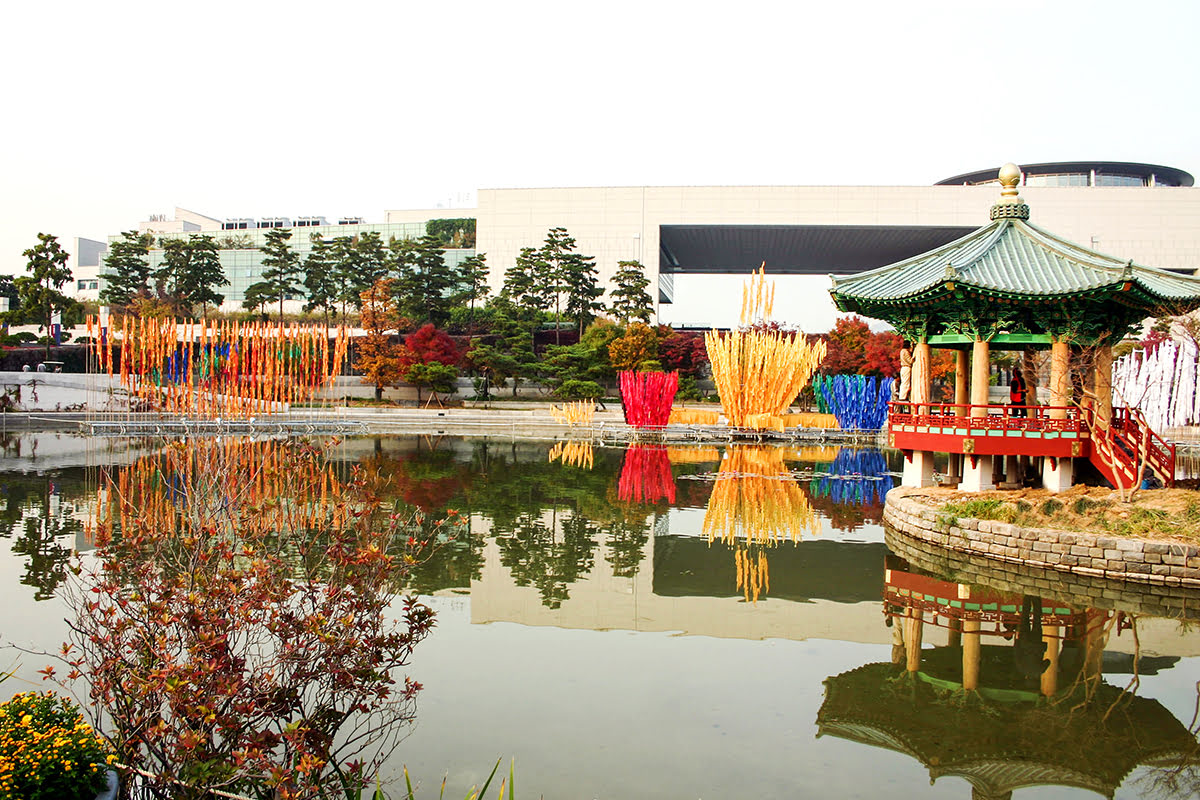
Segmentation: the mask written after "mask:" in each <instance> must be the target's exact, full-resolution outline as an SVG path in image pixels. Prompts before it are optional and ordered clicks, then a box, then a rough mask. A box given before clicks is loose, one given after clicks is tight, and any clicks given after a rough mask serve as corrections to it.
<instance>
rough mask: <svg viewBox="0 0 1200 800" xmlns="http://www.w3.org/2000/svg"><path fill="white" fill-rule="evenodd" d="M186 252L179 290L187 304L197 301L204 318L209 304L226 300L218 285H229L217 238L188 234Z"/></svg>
mask: <svg viewBox="0 0 1200 800" xmlns="http://www.w3.org/2000/svg"><path fill="white" fill-rule="evenodd" d="M187 254H188V258H187V263H186V265H185V268H184V272H183V274H182V275H181V276H180V277H179V281H178V288H179V292H180V295H181V297H182V299H183V300H184V302H185V304H186V305H187V306H188V307H189V308H194V307H195V306H196V304H199V305H200V307H201V309H202V313H203V315H204V318H205V319H206V320H207V319H208V306H209V305H210V304H211V305H213V306H220V305H221V303H223V302H225V295H223V294H220V293H218V292H217V291H216V289H217V287H218V286H228V285H229V279H228V278H226V277H225V270H224V268H222V267H221V254H220V252H218V249H217V240H216V239H214V238H213V237H212V236H210V235H208V234H202V235H199V236H190V237H188V240H187Z"/></svg>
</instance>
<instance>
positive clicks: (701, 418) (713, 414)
mask: <svg viewBox="0 0 1200 800" xmlns="http://www.w3.org/2000/svg"><path fill="white" fill-rule="evenodd" d="M720 417H721V412H720V411H710V410H709V409H706V408H672V409H671V420H670V424H671V425H716V424H717V420H719V419H720Z"/></svg>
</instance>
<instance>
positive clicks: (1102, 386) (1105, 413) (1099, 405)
mask: <svg viewBox="0 0 1200 800" xmlns="http://www.w3.org/2000/svg"><path fill="white" fill-rule="evenodd" d="M1095 353H1096V355H1095V366H1094V368H1093V375H1094V378H1093V380H1094V382H1095V386H1096V422H1097V423H1099V424H1100V425H1104V426H1107V425H1108V423H1109V421H1110V420H1112V362H1113V357H1112V348H1111V347H1109V346H1108V345H1103V346H1100V347H1097V348H1096V350H1095Z"/></svg>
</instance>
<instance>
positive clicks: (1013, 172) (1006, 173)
mask: <svg viewBox="0 0 1200 800" xmlns="http://www.w3.org/2000/svg"><path fill="white" fill-rule="evenodd" d="M998 177H999V178H1000V186H1001V187H1003V188H1001V189H1000V196H1001V197H1016V196H1017V184H1019V183H1020V182H1021V168H1020V167H1018V166H1017V165H1016V164H1014V163H1012V162H1011V161H1010V162H1008V163H1007V164H1005V165H1004V166H1003V167H1001V168H1000V174H999V176H998Z"/></svg>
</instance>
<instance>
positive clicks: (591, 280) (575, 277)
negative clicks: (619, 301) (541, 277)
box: [562, 253, 604, 336]
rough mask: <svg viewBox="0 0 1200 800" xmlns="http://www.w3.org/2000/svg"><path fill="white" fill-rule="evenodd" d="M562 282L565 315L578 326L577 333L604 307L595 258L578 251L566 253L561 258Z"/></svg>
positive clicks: (602, 289)
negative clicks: (565, 294) (564, 296)
mask: <svg viewBox="0 0 1200 800" xmlns="http://www.w3.org/2000/svg"><path fill="white" fill-rule="evenodd" d="M562 270H563V284H564V285H565V286H566V292H567V304H566V305H567V315H568V316H569V317H571V318H573V319H574V320H575V322H576V324H577V325H578V326H579V335H580V336H583V329H584V328H586V327H587V326H588V325H589V324H590V323H591V321H592V320H593V319H595V318H596V312H597V311H601V310H603V309H604V304H603V303H601V302H600V297H601V296H603V294H604V287H602V286H601V285H600V282H599V280H597V278H596V274H597V269H596V259H594V258H592V257H591V256H585V255H581V254H579V253H568V254H566V255H565V256H564V257H563V260H562Z"/></svg>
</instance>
